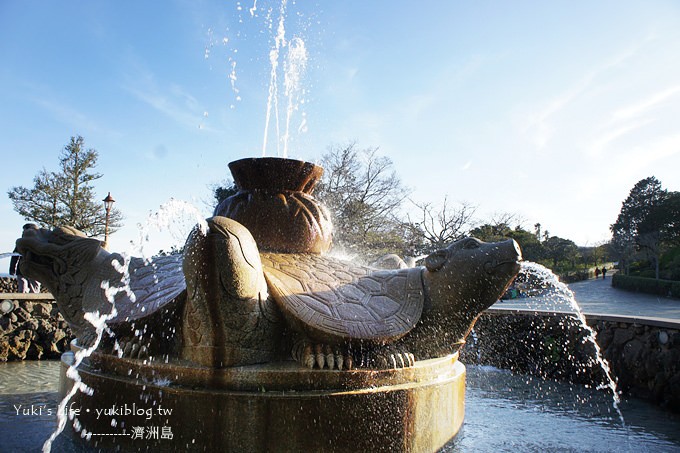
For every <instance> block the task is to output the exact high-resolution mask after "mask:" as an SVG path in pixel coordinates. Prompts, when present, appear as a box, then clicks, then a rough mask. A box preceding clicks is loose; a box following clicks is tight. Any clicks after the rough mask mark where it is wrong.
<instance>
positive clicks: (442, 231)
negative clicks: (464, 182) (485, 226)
mask: <svg viewBox="0 0 680 453" xmlns="http://www.w3.org/2000/svg"><path fill="white" fill-rule="evenodd" d="M411 202H412V203H413V204H414V205H415V206H416V207H417V208H418V211H417V214H413V216H412V215H411V214H410V213H409V214H408V216H407V218H408V223H409V224H411V225H413V229H412V233H411V234H412V235H413V236H414V239H415V240H416V244H418V245H419V246H416V249H417V250H416V251H417V252H418V253H423V252H432V251H434V250H437V249H440V248H443V247H445V246H446V245H447V244H449V243H451V242H453V241H457V240H458V239H461V238H462V237H463V236H465V235H467V234H468V233H469V231H470V228H471V227H472V218H473V216H474V214H475V210H476V209H477V208H476V207H475V206H473V205H471V204H469V203H466V202H463V203H461V204H460V207H454V206H451V204H450V203H449V201H448V197H447V196H445V197H444V202H443V203H442V204H441V207H439V208H437V207H436V206H435V205H433V204H432V203H420V204H419V203H416V202H414V201H411Z"/></svg>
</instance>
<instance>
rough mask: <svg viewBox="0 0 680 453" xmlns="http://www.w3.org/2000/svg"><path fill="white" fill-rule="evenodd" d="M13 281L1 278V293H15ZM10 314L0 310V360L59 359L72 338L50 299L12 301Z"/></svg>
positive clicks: (14, 282)
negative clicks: (12, 305) (12, 306)
mask: <svg viewBox="0 0 680 453" xmlns="http://www.w3.org/2000/svg"><path fill="white" fill-rule="evenodd" d="M16 290H17V289H16V280H15V279H10V278H1V279H0V292H2V293H7V292H16ZM11 302H12V303H13V304H14V308H13V309H12V310H11V311H10V312H9V313H3V312H1V311H0V361H2V362H7V361H11V360H26V359H29V360H38V359H59V357H60V356H61V353H62V352H64V351H67V350H69V343H70V341H71V340H72V339H73V336H72V335H71V331H70V329H69V328H68V325H67V324H66V321H65V320H64V318H63V317H62V316H61V314H60V313H59V311H58V309H57V305H56V303H55V302H54V301H51V300H45V299H42V300H12V301H11Z"/></svg>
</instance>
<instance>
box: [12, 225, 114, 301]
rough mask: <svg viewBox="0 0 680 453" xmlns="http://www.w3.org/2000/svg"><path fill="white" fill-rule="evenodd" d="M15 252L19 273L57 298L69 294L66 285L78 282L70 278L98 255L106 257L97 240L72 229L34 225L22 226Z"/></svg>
mask: <svg viewBox="0 0 680 453" xmlns="http://www.w3.org/2000/svg"><path fill="white" fill-rule="evenodd" d="M16 250H17V253H19V254H20V255H21V259H20V260H19V269H20V271H21V273H22V274H23V275H25V276H27V277H29V278H32V279H34V280H38V281H40V282H41V283H42V284H44V285H45V286H46V287H47V288H48V289H49V290H50V292H52V293H53V294H54V295H56V296H58V295H59V294H61V293H63V292H66V291H68V290H67V289H66V287H67V286H68V285H69V283H75V282H77V281H79V280H80V279H77V278H73V277H74V274H77V273H79V272H80V271H81V270H82V269H83V268H84V267H87V266H88V265H89V264H90V263H91V262H92V261H94V260H95V258H96V257H97V255H98V254H99V253H104V254H107V252H106V251H105V250H104V249H102V247H101V242H100V241H98V240H97V239H92V238H88V237H86V236H85V234H84V233H82V232H81V231H78V230H76V229H75V228H72V227H57V228H54V229H52V230H49V229H46V228H38V227H37V226H36V225H34V224H28V225H26V226H24V232H23V234H22V236H21V238H20V239H17V241H16Z"/></svg>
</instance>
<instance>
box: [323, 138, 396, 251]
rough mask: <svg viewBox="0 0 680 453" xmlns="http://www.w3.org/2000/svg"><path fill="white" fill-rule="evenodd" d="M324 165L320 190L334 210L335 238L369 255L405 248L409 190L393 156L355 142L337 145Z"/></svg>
mask: <svg viewBox="0 0 680 453" xmlns="http://www.w3.org/2000/svg"><path fill="white" fill-rule="evenodd" d="M321 165H322V166H323V167H324V175H323V177H322V179H321V181H320V182H319V184H318V185H317V187H316V192H315V196H316V197H317V198H318V199H319V200H320V201H321V202H322V203H324V204H325V205H326V206H327V207H328V208H329V210H330V211H331V214H332V216H333V223H334V227H335V234H334V241H335V243H336V244H340V245H341V246H343V247H345V248H346V249H348V250H350V251H352V252H355V253H362V254H368V255H380V254H382V253H389V252H397V253H403V252H404V247H405V245H404V240H403V238H404V232H405V229H406V227H405V225H404V224H403V222H402V221H401V220H400V219H399V217H398V212H399V210H400V207H401V205H402V202H403V201H404V199H405V198H406V196H407V195H408V190H407V189H406V188H405V187H404V186H403V184H402V183H401V180H400V179H399V178H398V177H397V175H396V172H395V171H394V169H393V164H392V161H391V160H390V159H389V158H388V157H385V156H380V155H379V154H378V148H366V149H358V147H357V145H356V143H353V142H352V143H349V144H348V145H346V146H342V147H335V148H331V149H330V150H329V152H328V153H326V154H324V155H323V156H322V158H321Z"/></svg>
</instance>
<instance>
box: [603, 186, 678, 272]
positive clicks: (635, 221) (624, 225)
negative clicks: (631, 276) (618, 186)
mask: <svg viewBox="0 0 680 453" xmlns="http://www.w3.org/2000/svg"><path fill="white" fill-rule="evenodd" d="M670 198H671V201H670V202H669V201H668V199H669V194H668V192H667V191H666V190H664V189H663V188H662V187H661V182H660V181H659V180H658V179H656V178H655V177H654V176H650V177H648V178H645V179H642V180H640V181H638V182H637V183H636V184H635V186H633V188H632V189H631V191H630V193H629V195H628V197H627V198H626V199H625V200H624V201H623V203H622V205H621V211H620V213H619V215H618V218H617V219H616V222H615V223H614V224H613V225H612V226H611V231H612V244H613V245H614V250H616V251H617V252H618V253H619V257H620V259H621V260H622V261H624V263H626V268H628V263H629V262H630V260H631V259H632V257H633V253H634V251H644V252H646V253H647V254H648V255H649V256H650V258H651V260H652V262H653V263H654V268H655V275H656V278H657V279H658V278H659V258H660V256H661V253H662V250H663V241H664V236H665V234H664V233H666V232H671V234H670V237H673V233H672V232H673V231H675V228H674V227H673V225H674V224H675V223H676V222H675V221H674V220H673V216H672V215H670V216H669V210H668V207H670V206H675V203H676V201H675V197H674V196H671V197H670ZM667 203H668V204H667Z"/></svg>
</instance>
